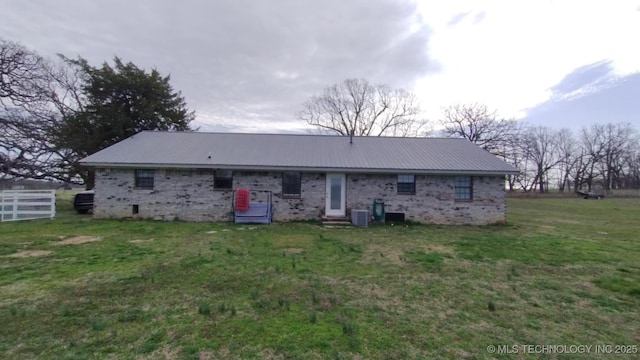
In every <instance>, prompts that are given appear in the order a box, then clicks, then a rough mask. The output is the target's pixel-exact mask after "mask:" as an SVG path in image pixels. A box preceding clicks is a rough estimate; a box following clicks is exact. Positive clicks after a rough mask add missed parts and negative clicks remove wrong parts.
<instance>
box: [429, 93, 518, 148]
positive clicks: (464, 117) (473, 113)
mask: <svg viewBox="0 0 640 360" xmlns="http://www.w3.org/2000/svg"><path fill="white" fill-rule="evenodd" d="M440 124H441V125H443V126H444V129H443V130H442V132H443V134H444V135H445V136H449V137H461V138H465V139H468V140H469V141H471V142H473V143H475V144H477V145H478V146H480V147H482V148H483V149H485V150H487V151H489V152H491V153H493V154H495V155H499V156H502V157H503V158H504V157H505V156H506V153H507V152H511V151H510V150H509V148H510V147H512V146H513V145H514V144H515V143H516V142H517V138H518V136H519V134H520V132H521V126H520V124H519V123H518V122H516V121H515V120H506V119H503V118H501V117H500V116H498V113H497V111H495V110H489V108H488V107H487V106H486V105H483V104H478V103H474V104H456V105H452V106H449V107H448V108H445V109H444V114H443V118H442V119H441V120H440ZM511 150H512V149H511Z"/></svg>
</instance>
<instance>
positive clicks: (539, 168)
mask: <svg viewBox="0 0 640 360" xmlns="http://www.w3.org/2000/svg"><path fill="white" fill-rule="evenodd" d="M558 137H559V131H555V130H553V129H551V128H548V127H544V126H537V127H530V128H528V129H527V130H526V133H525V135H524V137H523V143H522V146H523V150H524V153H525V155H526V157H527V159H529V160H530V161H531V162H532V163H533V165H534V169H535V178H534V180H533V183H534V185H535V184H537V185H538V189H539V191H540V192H541V193H542V192H545V190H546V189H545V184H548V183H549V177H548V175H549V170H551V169H553V168H554V167H555V166H556V165H557V164H558V163H560V161H561V159H560V158H559V157H558V153H559V151H558Z"/></svg>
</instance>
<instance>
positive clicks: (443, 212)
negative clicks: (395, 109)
mask: <svg viewBox="0 0 640 360" xmlns="http://www.w3.org/2000/svg"><path fill="white" fill-rule="evenodd" d="M134 185H135V184H134V170H133V169H115V168H110V169H97V171H96V187H95V189H96V195H95V210H94V216H95V217H97V218H125V217H139V218H152V219H160V220H175V219H179V220H186V221H230V220H232V196H233V192H232V191H231V190H218V189H214V187H213V171H212V170H169V169H168V170H164V169H157V170H155V177H154V188H153V190H144V189H136V188H135V186H134ZM233 187H234V189H236V188H240V187H245V188H249V189H250V190H251V199H252V201H267V199H268V193H267V192H265V191H263V190H271V191H272V201H273V206H274V208H273V220H274V221H288V220H307V219H318V218H320V217H321V216H322V214H323V213H324V207H325V175H324V174H322V173H303V174H302V184H301V192H302V194H301V196H300V197H299V198H284V197H283V196H282V193H281V191H282V173H280V172H255V171H249V172H244V171H236V172H234V173H233ZM453 192H454V177H452V176H423V175H417V176H416V194H415V195H399V194H397V191H396V176H395V175H369V174H348V175H347V189H346V197H347V213H349V211H350V209H369V210H371V205H372V203H373V200H374V199H376V198H380V199H383V200H384V201H385V208H386V211H387V212H402V213H405V218H406V219H407V220H411V221H416V222H423V223H436V224H490V223H496V222H504V221H505V203H504V198H505V192H504V178H503V177H495V176H494V177H491V176H482V177H474V178H473V201H471V202H458V201H454V199H453ZM134 205H137V208H138V214H135V215H134V214H133V206H134Z"/></svg>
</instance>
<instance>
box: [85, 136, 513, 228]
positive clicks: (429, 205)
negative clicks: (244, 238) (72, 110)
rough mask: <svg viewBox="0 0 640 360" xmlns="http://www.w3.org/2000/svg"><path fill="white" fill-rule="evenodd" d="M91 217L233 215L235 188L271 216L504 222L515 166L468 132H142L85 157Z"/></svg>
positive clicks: (278, 218) (189, 218) (214, 217)
mask: <svg viewBox="0 0 640 360" xmlns="http://www.w3.org/2000/svg"><path fill="white" fill-rule="evenodd" d="M81 164H83V165H85V166H90V167H94V168H95V170H96V181H95V191H96V194H95V208H94V217H97V218H125V217H139V218H153V219H164V220H173V219H179V220H186V221H230V220H232V219H233V214H234V212H233V202H234V194H235V190H236V189H239V188H247V189H249V191H250V197H251V199H252V200H255V201H266V199H267V195H268V197H269V201H270V202H271V203H272V218H273V220H274V221H288V220H307V219H320V218H323V217H327V218H331V217H336V218H343V217H345V216H347V217H348V216H349V214H350V212H349V211H350V210H351V209H368V210H370V211H371V210H372V208H373V204H374V202H376V199H377V201H378V202H384V205H385V210H386V212H387V213H393V214H396V215H397V214H400V215H402V216H404V218H405V219H406V220H411V221H416V222H422V223H436V224H491V223H499V222H504V221H505V186H504V185H505V184H504V180H505V175H506V174H514V173H517V170H516V169H515V168H514V167H512V166H511V165H509V164H507V163H505V162H504V161H502V160H500V159H498V158H496V157H495V156H494V155H492V154H490V153H488V152H487V151H485V150H483V149H481V148H479V147H478V146H476V145H474V144H472V143H471V142H469V141H467V140H464V139H449V138H447V139H444V138H395V137H353V138H352V139H351V138H349V137H344V136H321V135H282V134H233V133H202V132H154V131H143V132H141V133H138V134H136V135H134V136H132V137H130V138H128V139H125V140H123V141H121V142H119V143H117V144H114V145H112V146H110V147H108V148H106V149H104V150H102V151H99V152H97V153H95V154H93V155H91V156H88V157H86V158H84V159H82V160H81Z"/></svg>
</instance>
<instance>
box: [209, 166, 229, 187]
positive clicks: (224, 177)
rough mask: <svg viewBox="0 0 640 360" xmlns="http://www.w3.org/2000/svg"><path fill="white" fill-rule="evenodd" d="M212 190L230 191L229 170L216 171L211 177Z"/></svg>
mask: <svg viewBox="0 0 640 360" xmlns="http://www.w3.org/2000/svg"><path fill="white" fill-rule="evenodd" d="M213 188H214V189H232V188H233V172H232V171H231V170H218V171H216V172H215V173H214V175H213Z"/></svg>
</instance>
